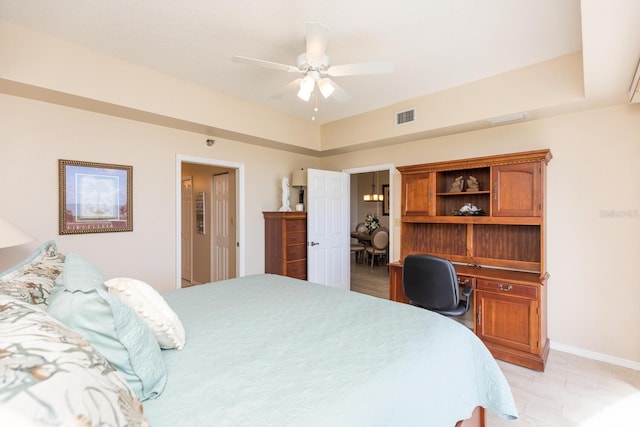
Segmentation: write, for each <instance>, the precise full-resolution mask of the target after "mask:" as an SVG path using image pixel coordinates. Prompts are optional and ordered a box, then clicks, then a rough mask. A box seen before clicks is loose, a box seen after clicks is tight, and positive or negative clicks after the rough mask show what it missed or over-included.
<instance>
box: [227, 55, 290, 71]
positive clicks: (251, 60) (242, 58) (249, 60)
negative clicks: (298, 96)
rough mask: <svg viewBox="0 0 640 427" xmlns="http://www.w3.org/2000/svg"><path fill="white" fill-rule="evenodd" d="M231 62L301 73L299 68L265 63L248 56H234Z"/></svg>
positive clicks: (269, 62)
mask: <svg viewBox="0 0 640 427" xmlns="http://www.w3.org/2000/svg"><path fill="white" fill-rule="evenodd" d="M231 62H236V63H238V64H249V65H257V66H258V67H263V68H270V69H272V70H278V71H286V72H288V73H299V72H300V70H299V69H298V67H294V66H293V65H286V64H279V63H277V62H271V61H264V60H262V59H256V58H248V57H246V56H232V57H231Z"/></svg>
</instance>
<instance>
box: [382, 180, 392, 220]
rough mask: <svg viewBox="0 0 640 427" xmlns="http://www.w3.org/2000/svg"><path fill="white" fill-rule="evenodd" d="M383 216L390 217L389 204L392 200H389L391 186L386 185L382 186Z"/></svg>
mask: <svg viewBox="0 0 640 427" xmlns="http://www.w3.org/2000/svg"><path fill="white" fill-rule="evenodd" d="M382 197H383V199H382V215H383V216H389V204H390V203H391V200H389V185H388V184H385V185H383V186H382Z"/></svg>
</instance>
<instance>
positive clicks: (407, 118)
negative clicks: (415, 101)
mask: <svg viewBox="0 0 640 427" xmlns="http://www.w3.org/2000/svg"><path fill="white" fill-rule="evenodd" d="M415 121H416V109H415V108H412V109H410V110H406V111H400V112H399V113H396V125H405V124H407V123H411V122H415Z"/></svg>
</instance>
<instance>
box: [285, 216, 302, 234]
mask: <svg viewBox="0 0 640 427" xmlns="http://www.w3.org/2000/svg"><path fill="white" fill-rule="evenodd" d="M286 230H287V232H289V231H304V232H306V231H307V221H306V220H304V219H290V220H289V221H287V225H286Z"/></svg>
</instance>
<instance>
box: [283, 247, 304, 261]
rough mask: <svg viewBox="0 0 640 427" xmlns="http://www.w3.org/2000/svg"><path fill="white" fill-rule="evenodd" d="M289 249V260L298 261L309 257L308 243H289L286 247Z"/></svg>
mask: <svg viewBox="0 0 640 427" xmlns="http://www.w3.org/2000/svg"><path fill="white" fill-rule="evenodd" d="M286 250H287V261H297V260H300V259H305V258H306V257H307V245H304V244H300V245H288V246H287V247H286Z"/></svg>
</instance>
